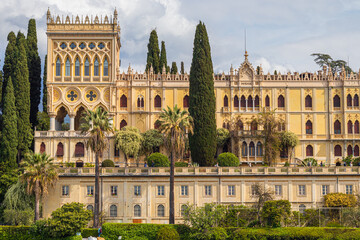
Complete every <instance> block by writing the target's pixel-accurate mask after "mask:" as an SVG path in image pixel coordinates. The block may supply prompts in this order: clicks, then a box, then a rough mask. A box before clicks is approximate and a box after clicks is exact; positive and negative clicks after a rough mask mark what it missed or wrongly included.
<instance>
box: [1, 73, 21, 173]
mask: <svg viewBox="0 0 360 240" xmlns="http://www.w3.org/2000/svg"><path fill="white" fill-rule="evenodd" d="M3 97H4V102H3V110H2V122H1V126H2V132H1V133H2V134H1V141H0V161H1V162H2V164H1V166H2V167H4V168H6V171H7V170H11V169H14V168H16V166H17V165H16V155H17V145H18V144H17V143H18V137H17V136H18V132H17V113H16V106H15V95H14V87H13V83H12V81H11V77H9V82H8V84H7V85H6V88H5V91H4V94H3ZM3 170H5V169H3Z"/></svg>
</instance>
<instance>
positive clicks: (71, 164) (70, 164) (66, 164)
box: [65, 162, 75, 167]
mask: <svg viewBox="0 0 360 240" xmlns="http://www.w3.org/2000/svg"><path fill="white" fill-rule="evenodd" d="M65 166H66V167H75V163H74V162H66V163H65Z"/></svg>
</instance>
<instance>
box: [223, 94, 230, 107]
mask: <svg viewBox="0 0 360 240" xmlns="http://www.w3.org/2000/svg"><path fill="white" fill-rule="evenodd" d="M228 106H229V100H228V97H227V96H226V95H225V97H224V107H228Z"/></svg>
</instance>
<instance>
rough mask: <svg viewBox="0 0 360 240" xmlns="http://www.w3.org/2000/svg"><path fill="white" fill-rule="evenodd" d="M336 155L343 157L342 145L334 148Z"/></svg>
mask: <svg viewBox="0 0 360 240" xmlns="http://www.w3.org/2000/svg"><path fill="white" fill-rule="evenodd" d="M334 153H335V157H341V155H342V150H341V146H340V145H336V146H335V148H334Z"/></svg>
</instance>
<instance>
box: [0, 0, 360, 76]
mask: <svg viewBox="0 0 360 240" xmlns="http://www.w3.org/2000/svg"><path fill="white" fill-rule="evenodd" d="M48 8H50V11H51V14H52V15H60V16H64V17H65V16H66V15H75V16H76V15H83V16H85V15H98V16H100V15H102V16H104V15H112V14H113V12H114V9H115V8H116V9H117V11H118V19H119V24H120V27H121V44H122V47H121V50H120V59H121V71H123V70H124V71H126V70H127V68H128V66H129V64H131V67H132V68H133V69H134V70H135V71H138V72H143V71H144V69H145V64H146V53H147V43H148V41H149V35H150V32H151V30H153V29H156V30H157V33H158V36H159V41H165V45H166V51H167V61H168V65H170V66H171V62H173V61H175V62H177V65H178V67H180V62H181V61H184V63H185V70H186V71H187V72H189V69H190V65H191V59H192V49H193V40H194V34H195V28H196V25H197V24H198V23H199V21H202V22H204V23H205V25H206V28H207V31H208V35H209V41H210V45H211V55H212V60H213V66H214V72H215V73H222V72H225V73H228V72H229V70H230V67H231V65H233V67H234V68H238V67H239V66H240V65H241V63H242V62H243V61H244V51H245V37H244V32H245V29H246V48H247V51H248V53H249V60H250V62H251V63H252V64H253V66H254V67H256V66H257V65H260V64H261V66H262V67H263V70H264V72H265V73H267V72H270V73H272V72H273V71H274V70H275V69H276V70H277V71H280V72H281V73H286V72H288V71H291V72H294V71H296V72H305V71H308V72H314V71H317V70H319V67H318V66H317V65H316V64H315V63H314V61H313V57H311V56H310V55H311V54H312V53H318V52H319V53H327V54H330V56H332V57H333V59H334V60H337V59H342V60H345V61H348V60H349V65H350V67H351V68H352V69H353V70H354V71H358V69H359V68H360V54H358V53H359V52H360V44H359V43H360V26H359V23H360V1H359V0H301V1H290V0H231V1H230V0H221V1H215V0H196V1H195V0H76V1H74V0H47V1H46V0H12V1H11V0H3V1H2V3H1V4H0V22H1V28H0V60H1V62H0V66H1V67H2V65H3V60H4V53H5V48H6V44H7V35H8V33H9V32H10V31H14V32H18V31H19V30H20V31H22V32H25V33H26V31H27V24H28V20H29V19H30V18H35V19H36V22H37V34H38V46H39V54H40V56H41V58H42V60H43V59H44V56H45V53H46V48H47V46H46V11H47V9H48ZM159 45H160V42H159Z"/></svg>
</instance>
